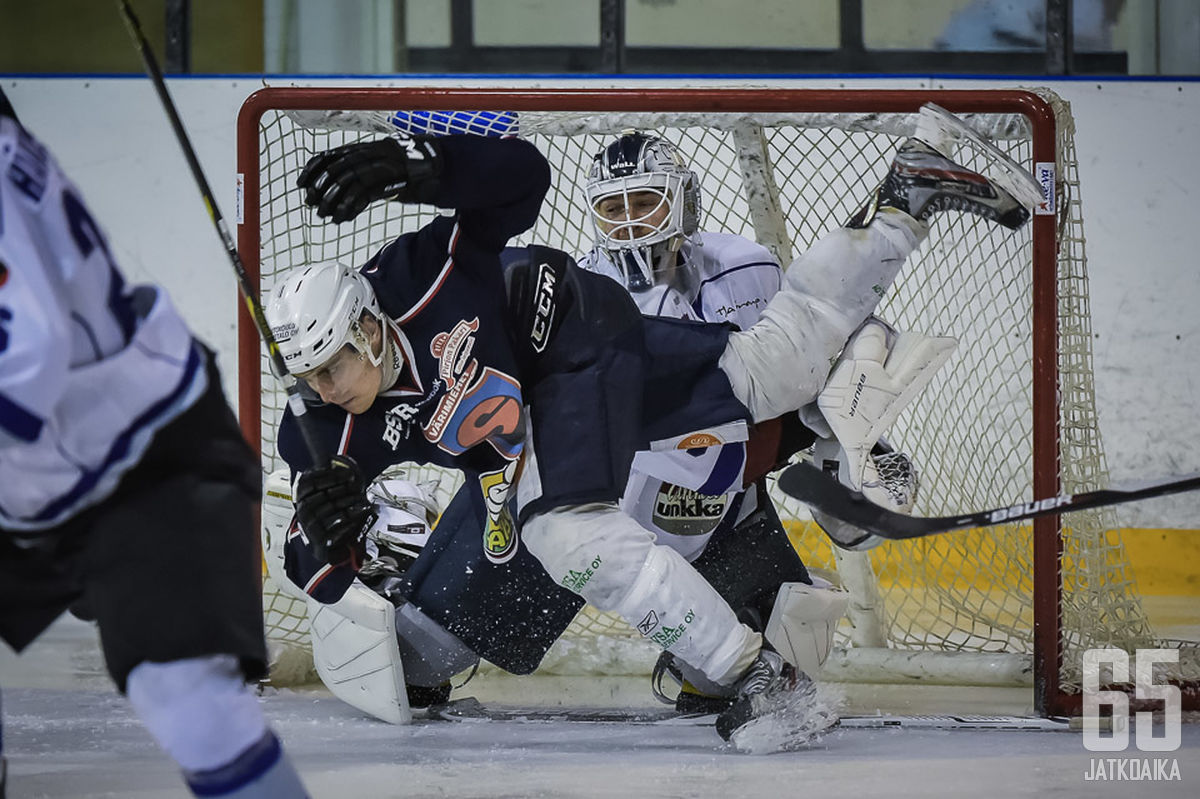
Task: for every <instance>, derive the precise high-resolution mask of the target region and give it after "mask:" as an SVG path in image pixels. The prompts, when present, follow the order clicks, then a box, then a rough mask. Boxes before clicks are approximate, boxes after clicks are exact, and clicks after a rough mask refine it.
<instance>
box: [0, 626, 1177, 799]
mask: <svg viewBox="0 0 1200 799" xmlns="http://www.w3.org/2000/svg"><path fill="white" fill-rule="evenodd" d="M0 649H2V647H0ZM27 654H28V657H24V656H23V657H22V658H19V659H15V658H14V657H13V656H12V654H11V652H8V651H7V650H4V651H0V682H2V683H3V684H4V685H5V691H4V695H3V712H4V734H5V737H4V748H5V751H6V753H7V755H8V758H9V769H10V785H9V799H17V798H18V797H156V798H158V797H164V798H169V797H185V796H187V795H188V794H187V792H186V791H185V789H184V788H183V784H182V782H181V781H180V779H179V776H178V774H177V773H176V771H175V768H174V767H173V765H172V764H171V763H170V761H169V760H167V758H166V757H165V756H164V755H162V754H161V753H160V752H159V751H158V749H157V748H156V747H155V745H154V743H153V742H152V741H151V739H150V737H149V736H148V735H147V733H146V732H145V731H144V730H143V729H142V728H141V726H140V725H139V724H138V723H137V721H136V719H135V718H134V716H133V713H132V711H131V710H130V708H129V707H128V705H127V704H126V703H125V701H124V700H123V699H122V698H121V697H119V696H117V695H116V693H115V692H114V691H113V690H112V689H111V688H109V687H108V686H107V684H106V682H105V681H104V680H103V679H102V678H101V676H100V674H101V672H102V669H101V666H100V660H99V655H98V653H97V652H96V650H95V648H94V634H93V633H92V632H91V630H90V628H89V627H86V626H84V625H81V624H80V623H78V622H61V623H59V624H58V625H56V626H55V627H54V628H52V629H51V631H50V632H49V633H48V634H47V635H46V636H44V637H43V639H41V640H40V641H39V642H37V644H35V645H34V647H33V648H31V651H30V652H28V653H27ZM585 679H593V680H594V679H596V678H585ZM527 680H528V681H529V687H527V688H525V689H524V690H523V691H522V692H521V694H520V696H521V698H522V701H523V702H524V703H525V704H530V703H531V702H532V701H533V700H534V699H535V698H537V697H541V698H543V699H549V698H551V697H552V696H553V695H554V694H553V691H551V692H547V691H546V689H545V687H546V685H549V686H551V688H554V687H555V682H554V680H549V679H548V678H541V677H534V678H527ZM473 687H475V686H474V684H472V685H470V686H468V687H467V689H463V690H462V691H461V692H458V694H456V695H469V694H470V693H471V692H472V691H471V690H468V689H471V688H473ZM960 690H961V689H960ZM968 690H973V689H968ZM881 691H882V693H880V694H877V695H876V696H886V695H887V694H888V693H889V692H892V691H896V692H898V691H899V689H891V688H885V689H881ZM645 693H647V694H648V688H647V689H646V690H645ZM501 699H502V700H503V701H505V702H510V701H511V700H512V699H513V697H512V696H511V695H510V696H506V697H502V698H501ZM262 701H263V705H264V708H265V710H266V713H267V715H268V716H269V717H270V719H271V721H272V723H273V725H274V726H275V729H276V731H277V732H278V733H279V735H280V737H281V738H282V739H283V741H284V743H285V745H286V747H287V750H288V752H289V754H290V755H291V757H292V758H293V760H294V761H295V762H296V763H297V765H298V767H299V770H300V772H301V774H302V775H303V777H304V779H305V780H306V782H307V784H308V787H309V789H310V791H311V792H312V793H313V795H314V796H315V797H336V798H337V799H373V798H374V797H493V798H494V797H513V798H514V799H515V798H516V797H547V798H549V797H554V798H556V799H557V798H558V797H614V798H615V797H619V798H620V799H640V798H641V797H647V798H651V799H654V798H659V797H661V798H664V799H665V798H666V797H720V798H721V799H734V797H755V798H757V797H767V798H769V799H775V797H778V798H779V799H790V798H791V797H805V796H812V797H876V796H878V797H887V799H904V798H905V797H914V798H915V797H931V796H954V797H961V796H971V797H973V799H982V798H985V797H1005V798H1006V799H1007V797H1017V796H1020V797H1023V796H1054V797H1089V798H1090V797H1105V796H1121V797H1129V796H1138V797H1176V796H1178V797H1189V798H1194V797H1196V796H1200V725H1196V724H1185V725H1184V728H1183V747H1182V748H1181V749H1180V750H1178V751H1177V752H1173V753H1168V754H1169V755H1170V756H1171V757H1174V758H1176V759H1177V760H1178V763H1179V769H1180V772H1181V776H1182V777H1183V780H1182V781H1181V782H1139V783H1136V784H1133V783H1128V782H1109V783H1098V782H1089V781H1086V780H1085V779H1084V773H1085V771H1087V770H1088V769H1089V768H1090V766H1089V764H1090V761H1091V760H1092V758H1093V757H1094V756H1093V755H1092V754H1090V753H1088V752H1086V751H1085V750H1084V748H1083V745H1082V740H1081V737H1080V735H1079V734H1078V733H1071V732H1028V731H996V730H968V731H945V730H929V729H882V730H881V729H859V728H854V729H837V730H834V731H833V732H831V733H829V734H827V735H826V736H825V737H824V738H823V739H822V740H821V741H820V742H818V743H816V744H815V745H813V746H812V747H811V748H807V749H804V750H803V751H798V752H787V753H779V754H771V755H750V754H742V753H739V752H737V751H735V750H734V748H733V747H732V746H730V745H728V744H725V743H723V742H722V741H721V740H720V738H719V737H718V736H717V734H716V732H715V731H714V730H712V729H711V728H708V727H700V726H686V725H649V724H585V723H579V722H568V721H547V722H538V723H519V722H512V723H510V722H499V721H478V722H452V721H417V722H416V723H414V724H412V725H411V726H407V727H394V726H390V725H387V724H384V723H382V722H377V721H373V720H370V719H367V718H364V717H362V716H361V714H359V713H358V712H357V711H355V710H354V709H353V708H351V707H349V706H347V705H344V704H342V703H341V702H339V701H337V700H335V699H333V698H331V697H330V696H329V695H328V694H325V693H324V692H305V691H294V690H278V691H275V690H271V691H268V692H267V693H266V694H265V695H264V696H263V699H262ZM489 701H491V700H489ZM497 701H500V700H497ZM1129 754H1131V755H1132V754H1136V753H1134V752H1132V751H1131V752H1130V753H1129Z"/></svg>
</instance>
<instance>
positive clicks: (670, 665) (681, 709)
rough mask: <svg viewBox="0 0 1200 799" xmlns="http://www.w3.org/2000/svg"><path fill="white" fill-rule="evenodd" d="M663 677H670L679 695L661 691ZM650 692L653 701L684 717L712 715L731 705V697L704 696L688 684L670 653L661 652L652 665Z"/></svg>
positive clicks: (704, 694)
mask: <svg viewBox="0 0 1200 799" xmlns="http://www.w3.org/2000/svg"><path fill="white" fill-rule="evenodd" d="M665 677H670V678H671V679H672V680H673V681H674V682H675V683H676V684H678V685H679V693H678V694H677V695H676V696H675V697H674V698H671V696H670V695H669V694H668V693H667V692H666V691H665V690H663V681H664V678H665ZM650 690H651V691H652V692H653V693H654V698H655V699H657V700H658V701H660V702H662V703H664V704H667V705H674V706H675V711H676V712H677V713H680V714H682V715H686V716H708V715H713V714H716V713H720V712H722V711H723V710H726V709H727V708H728V707H729V706H730V705H731V704H733V698H732V697H728V696H714V695H712V694H706V693H704V692H703V691H701V690H700V689H699V688H697V687H696V686H694V685H692V684H691V683H690V682H688V680H687V679H686V678H685V677H684V676H683V673H682V672H681V671H680V670H679V667H678V666H677V665H676V664H675V657H674V655H672V654H671V653H670V652H663V653H662V654H661V655H659V656H658V660H657V661H656V662H655V663H654V670H653V671H652V672H651V673H650Z"/></svg>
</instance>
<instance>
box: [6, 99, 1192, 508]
mask: <svg viewBox="0 0 1200 799" xmlns="http://www.w3.org/2000/svg"><path fill="white" fill-rule="evenodd" d="M299 82H303V83H305V85H377V86H383V85H404V84H408V85H438V84H440V85H464V84H467V83H469V84H472V85H485V86H514V85H527V86H528V85H543V86H544V85H587V86H605V85H619V86H622V87H627V86H631V85H633V86H637V85H645V86H662V85H672V84H674V85H688V86H696V85H701V84H703V85H710V84H711V85H754V86H762V85H765V84H767V83H770V84H771V85H778V86H786V87H795V88H829V87H844V88H884V87H886V88H952V89H959V88H1004V87H1012V86H1032V85H1038V86H1043V85H1044V86H1049V87H1050V88H1052V89H1053V90H1054V91H1055V92H1057V93H1058V94H1059V95H1061V96H1062V97H1063V98H1064V99H1066V100H1068V101H1069V102H1070V103H1071V106H1072V110H1073V112H1074V115H1075V119H1076V123H1077V128H1078V130H1077V134H1076V146H1077V148H1078V156H1079V172H1080V180H1081V183H1082V193H1083V210H1084V218H1085V232H1086V237H1087V255H1088V267H1089V274H1090V279H1091V303H1092V325H1093V332H1094V334H1095V338H1094V346H1095V365H1096V392H1097V405H1098V408H1099V413H1100V421H1101V431H1102V434H1103V437H1104V442H1105V448H1106V451H1107V453H1108V459H1109V467H1110V470H1111V472H1112V475H1113V478H1114V480H1142V479H1151V478H1160V477H1168V476H1172V475H1179V474H1184V473H1190V472H1195V471H1200V448H1198V447H1197V446H1196V443H1195V439H1196V437H1197V432H1200V419H1198V417H1200V413H1198V411H1200V400H1198V399H1197V396H1196V395H1197V393H1198V392H1200V354H1198V352H1197V347H1198V346H1200V310H1198V309H1200V257H1198V252H1200V217H1198V212H1197V208H1198V207H1200V203H1198V201H1200V132H1198V131H1200V82H1184V83H1169V82H1161V81H1094V80H1060V81H1053V80H1048V79H1044V78H1037V79H1030V80H1026V81H1021V82H1011V81H1009V82H1002V81H994V80H986V81H984V80H934V79H928V80H919V79H914V78H906V79H887V80H885V79H873V80H836V79H828V78H815V79H811V80H808V79H805V80H776V81H766V80H756V81H733V80H719V81H711V82H706V81H701V80H700V79H688V80H686V82H684V81H671V80H667V79H659V78H647V79H629V78H626V79H622V80H620V81H615V80H613V79H611V78H596V79H588V80H540V81H530V80H524V81H522V80H518V79H513V78H495V79H481V78H470V79H464V80H454V81H449V80H446V79H442V80H433V79H419V78H418V79H411V80H403V81H401V80H385V79H379V78H357V79H346V80H341V81H330V80H323V81H311V80H308V79H305V78H269V79H267V80H266V83H269V84H270V85H293V84H296V83H299ZM0 85H2V86H3V88H4V90H5V92H6V93H7V94H8V95H9V97H10V99H11V100H12V102H13V104H14V105H15V106H16V109H17V112H18V113H19V114H20V115H21V118H22V120H23V121H24V122H25V124H26V125H27V126H28V127H29V128H30V129H31V130H33V131H34V132H35V133H36V134H37V135H38V136H39V137H40V138H41V139H42V140H43V141H45V142H46V143H47V144H48V145H49V146H50V147H51V149H52V150H53V151H54V153H55V154H56V155H57V157H58V158H59V161H60V162H61V163H62V164H63V165H64V167H65V168H66V170H67V172H68V173H69V174H70V175H71V176H72V177H73V178H74V179H75V181H76V182H77V183H78V184H79V185H80V187H81V189H82V190H83V193H84V195H85V196H86V197H87V199H88V201H89V203H90V205H91V206H92V209H93V211H94V213H95V215H96V217H97V218H98V219H99V220H100V221H101V223H102V224H103V225H104V226H105V228H106V229H107V231H108V233H109V236H110V238H111V242H112V245H113V249H114V251H115V253H116V255H117V257H118V259H119V261H120V263H121V265H122V267H123V268H124V270H125V272H126V274H127V275H128V276H129V277H130V278H131V279H132V280H134V281H153V282H156V283H159V284H161V285H164V286H165V287H166V288H167V289H168V290H169V291H170V292H171V295H172V297H173V298H174V299H175V301H176V304H177V305H178V306H179V307H180V309H181V310H182V312H183V314H184V315H185V316H186V317H187V319H188V320H189V322H190V323H191V324H192V326H193V328H194V329H195V330H196V332H197V333H198V334H199V335H200V336H201V337H202V338H203V339H204V340H205V341H207V342H208V343H209V344H210V345H211V346H213V347H215V348H216V350H217V351H218V354H219V359H220V365H221V368H222V372H223V374H224V375H225V382H226V393H227V394H228V395H229V396H230V398H231V400H234V401H236V400H235V398H236V379H237V378H236V371H235V366H236V351H235V313H236V308H237V297H236V282H235V279H234V276H233V273H232V270H231V268H230V267H229V265H228V262H227V259H226V256H225V253H224V249H223V247H222V245H221V243H220V239H219V238H218V237H217V234H216V232H215V231H214V230H213V228H212V224H211V222H210V221H209V219H208V215H207V213H206V212H205V210H204V206H203V203H202V202H201V200H200V195H199V192H198V191H197V189H196V187H195V184H194V182H193V179H192V176H191V174H190V172H189V171H188V168H187V164H186V162H185V161H184V159H183V156H182V154H181V152H180V150H179V147H178V145H177V144H176V142H175V139H174V136H173V134H172V132H171V129H170V126H169V124H168V122H167V119H166V117H165V115H164V113H163V111H162V108H161V107H160V106H159V103H158V99H157V97H156V95H155V93H154V90H153V88H152V87H151V85H150V83H149V82H148V81H147V80H145V79H141V78H133V77H129V78H26V77H21V78H15V77H0ZM263 85H264V82H263V81H262V80H259V79H257V78H229V77H226V78H190V79H173V80H171V81H169V86H170V90H171V93H172V95H173V97H174V98H175V102H176V103H177V105H178V107H179V111H180V115H181V117H182V118H183V121H184V124H185V126H186V127H187V129H188V133H189V135H190V136H191V138H192V142H193V145H194V146H195V148H196V150H197V153H198V155H199V158H200V162H201V164H202V166H203V167H204V170H205V172H206V174H207V175H208V179H209V182H210V183H211V184H212V186H213V191H214V192H215V194H216V198H217V202H218V205H219V206H220V209H221V211H222V213H223V214H224V215H225V217H226V220H227V222H228V224H229V225H230V226H231V228H232V227H233V225H234V221H235V219H236V214H235V211H236V209H235V189H234V174H235V142H234V136H235V120H236V117H237V112H238V108H239V107H240V105H241V103H242V101H243V100H244V99H245V98H246V97H247V96H249V95H250V94H251V93H252V92H254V91H255V90H256V89H258V88H260V87H261V86H263ZM1189 200H1191V201H1190V202H1189ZM1119 518H1120V520H1121V522H1122V524H1123V525H1124V526H1130V527H1154V528H1157V527H1166V528H1185V529H1197V528H1200V494H1195V493H1192V494H1184V495H1179V496H1176V497H1168V498H1163V499H1159V500H1153V501H1149V502H1144V503H1140V504H1138V505H1136V506H1126V507H1124V508H1122V509H1121V510H1120V515H1119Z"/></svg>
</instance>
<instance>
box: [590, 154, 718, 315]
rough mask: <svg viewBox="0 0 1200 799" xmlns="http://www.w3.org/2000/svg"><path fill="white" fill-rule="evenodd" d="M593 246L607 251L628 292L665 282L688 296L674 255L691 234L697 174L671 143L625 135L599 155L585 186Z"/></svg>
mask: <svg viewBox="0 0 1200 799" xmlns="http://www.w3.org/2000/svg"><path fill="white" fill-rule="evenodd" d="M587 199H588V209H589V212H590V214H591V218H592V226H593V228H594V229H595V232H596V246H597V247H598V248H600V249H602V250H605V251H607V253H608V255H609V256H610V258H611V259H612V261H613V263H614V264H615V265H616V267H617V269H618V270H619V271H620V272H621V275H622V277H623V278H624V282H625V285H626V287H627V288H628V289H629V290H630V291H645V290H647V289H649V288H651V287H652V286H654V285H655V284H656V283H662V282H667V283H671V284H674V285H675V287H676V288H678V289H680V290H681V291H683V292H684V293H685V294H690V289H691V288H693V287H690V286H688V280H687V279H686V276H685V275H683V274H682V273H676V272H675V271H674V270H675V269H676V264H677V254H678V252H679V248H680V247H681V246H682V245H683V242H684V241H685V240H686V239H687V238H688V237H689V236H691V235H692V234H694V233H695V232H696V229H697V227H698V226H699V220H700V188H699V181H698V180H697V179H696V174H695V173H694V172H692V171H691V170H690V169H688V168H687V165H686V164H685V163H684V161H683V158H682V157H681V156H680V155H679V152H678V151H677V150H676V149H675V146H674V145H672V144H671V143H670V142H667V141H664V140H663V139H660V138H658V137H657V136H650V135H647V134H645V133H633V132H628V133H624V134H622V135H621V137H620V138H618V139H617V140H616V141H614V142H612V143H611V144H609V145H608V146H607V147H605V148H604V149H603V150H601V151H600V152H598V153H597V154H596V156H595V158H594V159H593V160H592V168H591V172H590V173H589V174H588V182H587Z"/></svg>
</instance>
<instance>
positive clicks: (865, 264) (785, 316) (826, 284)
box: [720, 211, 928, 421]
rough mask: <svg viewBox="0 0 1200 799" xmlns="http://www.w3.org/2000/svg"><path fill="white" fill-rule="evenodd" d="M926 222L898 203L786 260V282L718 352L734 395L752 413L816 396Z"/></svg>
mask: <svg viewBox="0 0 1200 799" xmlns="http://www.w3.org/2000/svg"><path fill="white" fill-rule="evenodd" d="M927 232H928V227H927V226H926V225H925V224H924V223H922V222H919V221H917V220H915V219H913V218H912V217H910V216H908V215H907V214H904V213H900V212H898V211H892V212H888V213H880V214H878V215H877V216H876V217H875V219H874V220H872V222H871V224H870V225H869V226H868V227H866V228H863V229H851V228H838V229H837V230H833V231H831V232H830V233H828V234H826V235H825V236H823V237H822V238H821V239H820V240H819V241H817V243H816V244H814V245H813V246H812V248H811V249H810V250H808V252H806V253H804V254H803V255H801V256H800V257H799V258H797V259H796V260H795V261H793V262H792V264H791V265H790V266H789V267H788V269H787V272H786V273H785V277H784V285H783V288H782V289H781V290H780V291H779V293H778V294H776V295H775V296H774V297H773V298H772V299H771V301H770V303H768V304H767V307H766V309H765V310H764V311H763V314H762V316H761V317H760V319H759V321H758V322H757V323H755V324H754V325H753V326H752V327H750V329H748V330H744V331H739V332H735V333H733V334H731V335H730V337H729V344H728V345H727V346H726V348H725V352H724V353H723V354H722V355H721V362H720V363H721V368H722V369H723V370H724V371H725V374H726V375H727V376H728V377H729V382H730V385H731V386H732V387H733V391H734V395H735V396H737V398H738V399H739V400H741V401H742V402H743V403H744V404H745V405H746V407H747V408H749V410H750V412H751V414H752V415H753V417H754V420H755V421H762V420H764V419H771V418H774V417H776V416H779V415H780V414H783V413H787V412H789V411H795V410H796V409H798V408H800V407H801V406H803V405H806V404H808V403H810V402H812V401H813V399H814V398H815V397H816V395H817V392H818V391H819V390H820V389H821V387H822V385H824V383H825V377H826V375H828V373H829V367H830V365H831V364H832V362H833V360H834V358H836V357H837V355H838V353H839V352H840V351H841V349H842V347H843V345H844V344H845V342H846V339H847V338H848V337H849V336H850V334H851V333H852V332H854V330H855V328H857V327H858V326H859V325H860V324H862V322H863V320H865V319H866V318H867V316H868V315H869V314H870V313H871V312H872V311H873V310H874V309H875V306H876V305H878V303H879V299H880V298H881V297H882V296H883V294H884V292H885V291H886V290H887V287H888V286H890V285H891V283H892V281H893V280H894V279H895V277H896V274H897V273H898V272H899V271H900V268H901V266H903V264H904V261H905V259H906V258H908V256H909V254H910V253H911V252H912V251H913V249H915V248H916V246H917V245H918V244H919V243H920V242H921V240H922V238H924V236H925V235H926V233H927Z"/></svg>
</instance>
